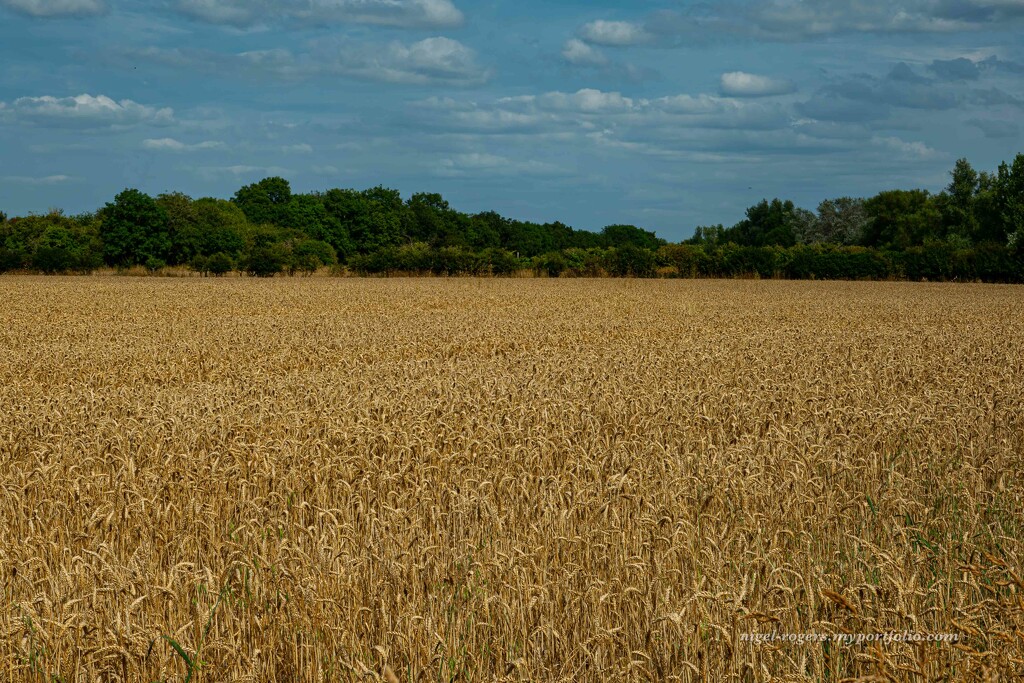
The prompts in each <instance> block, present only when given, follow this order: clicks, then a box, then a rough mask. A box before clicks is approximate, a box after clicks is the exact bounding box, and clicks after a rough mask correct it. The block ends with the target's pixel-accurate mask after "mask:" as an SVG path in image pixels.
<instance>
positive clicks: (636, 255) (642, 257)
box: [608, 244, 657, 277]
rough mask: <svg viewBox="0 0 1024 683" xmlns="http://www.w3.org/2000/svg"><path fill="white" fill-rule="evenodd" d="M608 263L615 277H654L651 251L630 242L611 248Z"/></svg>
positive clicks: (654, 267) (653, 261)
mask: <svg viewBox="0 0 1024 683" xmlns="http://www.w3.org/2000/svg"><path fill="white" fill-rule="evenodd" d="M608 265H609V268H608V270H609V271H610V272H611V274H612V275H614V276H615V277H654V276H655V274H656V273H655V270H656V268H657V263H656V261H655V258H654V253H653V252H652V251H650V250H649V249H643V248H640V247H634V246H633V245H630V244H627V245H625V246H623V247H619V248H618V249H614V250H612V252H611V253H610V254H609V264H608Z"/></svg>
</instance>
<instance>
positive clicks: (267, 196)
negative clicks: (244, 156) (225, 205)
mask: <svg viewBox="0 0 1024 683" xmlns="http://www.w3.org/2000/svg"><path fill="white" fill-rule="evenodd" d="M291 200H292V187H291V184H289V182H288V181H287V180H285V179H284V178H280V177H277V176H274V177H272V178H264V179H263V180H261V181H259V182H258V183H253V184H252V185H246V186H245V187H243V188H240V189H239V190H238V192H236V193H235V196H234V198H233V199H232V200H231V201H233V202H234V203H235V204H237V205H238V207H239V208H240V209H242V211H243V212H244V213H245V216H246V218H248V219H249V222H250V223H256V224H261V223H269V224H272V225H280V226H284V225H286V224H287V219H288V206H289V204H290V203H291Z"/></svg>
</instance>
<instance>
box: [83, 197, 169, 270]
mask: <svg viewBox="0 0 1024 683" xmlns="http://www.w3.org/2000/svg"><path fill="white" fill-rule="evenodd" d="M100 220H101V223H100V236H101V237H102V239H103V256H104V260H105V261H106V263H107V265H110V266H115V267H117V268H124V267H127V266H132V265H136V264H141V263H145V262H146V260H147V259H149V258H158V259H166V257H167V253H168V251H169V250H170V247H171V240H170V235H169V233H168V229H167V213H166V212H165V211H164V209H163V208H162V207H161V206H160V205H159V204H157V203H156V201H155V200H154V199H153V198H152V197H150V196H149V195H148V194H145V193H143V192H140V191H139V190H135V189H126V190H124V191H123V192H121V193H120V194H118V195H117V196H116V197H115V198H114V201H113V202H108V203H107V204H106V206H105V207H104V208H103V209H102V210H101V211H100Z"/></svg>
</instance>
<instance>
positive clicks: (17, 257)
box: [0, 154, 1024, 282]
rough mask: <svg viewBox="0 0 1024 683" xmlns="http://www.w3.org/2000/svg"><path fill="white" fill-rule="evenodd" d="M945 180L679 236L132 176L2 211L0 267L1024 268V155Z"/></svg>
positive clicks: (676, 271)
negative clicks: (67, 197)
mask: <svg viewBox="0 0 1024 683" xmlns="http://www.w3.org/2000/svg"><path fill="white" fill-rule="evenodd" d="M950 177H951V178H950V183H949V185H948V186H947V187H946V189H945V190H943V191H942V192H940V193H938V194H932V193H930V192H928V191H926V190H890V191H885V192H881V193H879V194H878V195H876V196H874V197H869V198H852V197H841V198H837V199H829V200H825V201H823V202H821V204H820V205H819V206H818V209H817V212H812V211H808V210H806V209H802V208H800V207H797V206H796V205H794V203H793V202H792V201H786V200H781V199H773V200H771V201H768V200H764V201H762V202H760V203H758V204H756V205H755V206H752V207H750V208H749V209H747V212H746V217H745V218H744V219H743V220H742V221H740V222H739V223H737V224H736V225H734V226H732V227H730V228H726V227H724V226H722V225H717V226H709V227H704V226H702V227H698V228H697V229H696V230H695V232H694V236H693V237H692V238H691V239H689V240H686V241H685V242H683V243H681V244H668V243H667V242H666V241H665V240H663V239H660V238H658V237H657V236H656V235H655V234H654V233H653V232H650V231H647V230H643V229H641V228H638V227H635V226H632V225H609V226H607V227H605V228H604V229H603V230H602V231H601V232H599V233H595V232H589V231H586V230H575V229H573V228H572V227H569V226H567V225H565V224H563V223H560V222H554V223H545V224H538V223H533V222H528V221H518V220H513V219H510V218H506V217H504V216H501V215H499V214H497V213H495V212H484V213H478V214H473V215H471V214H466V213H462V212H460V211H457V210H455V209H453V208H452V207H451V206H449V204H448V202H447V201H445V199H444V198H443V197H442V196H441V195H439V194H430V193H418V194H414V195H412V196H411V197H410V198H408V199H407V200H403V199H402V197H401V195H400V193H399V192H398V191H396V190H392V189H388V188H384V187H375V188H371V189H368V190H363V191H357V190H343V189H332V190H328V191H327V192H313V193H308V194H297V193H293V192H292V189H291V186H290V184H289V183H288V181H287V180H285V179H284V178H276V177H275V178H266V179H264V180H261V181H260V182H258V183H254V184H252V185H247V186H246V187H243V188H241V189H239V190H238V192H236V193H235V196H234V197H233V198H232V199H231V200H230V201H227V200H222V199H213V198H201V199H192V198H191V197H188V196H186V195H184V194H181V193H171V194H162V195H160V196H158V197H155V198H154V197H150V196H149V195H147V194H145V193H143V192H140V191H138V190H135V189H126V190H125V191H124V192H122V193H120V194H119V195H117V196H116V197H115V198H114V200H113V201H112V202H109V203H107V204H106V205H105V206H104V207H103V208H102V209H100V210H99V211H97V212H96V213H92V214H83V215H80V216H65V215H63V214H62V213H60V212H52V213H50V214H48V215H45V216H37V215H32V216H27V217H15V218H7V217H6V216H5V215H4V214H3V213H0V272H3V271H7V270H30V271H37V272H43V273H68V272H76V273H88V272H91V271H93V270H95V269H96V268H99V267H101V266H103V265H106V266H108V267H112V268H117V269H125V268H130V267H132V266H142V267H144V268H146V269H147V270H149V271H151V272H157V271H160V270H161V269H163V268H164V267H165V266H183V265H184V266H189V267H191V268H192V269H193V270H195V271H196V272H199V273H202V274H204V275H223V274H225V273H227V272H231V271H233V270H238V271H241V272H245V273H248V274H249V275H253V276H258V277H272V276H274V275H277V274H279V273H287V274H290V275H295V274H297V273H305V274H308V273H312V272H315V271H317V270H319V269H320V268H323V267H334V266H339V267H340V266H346V267H347V268H348V270H350V271H353V272H356V273H359V274H393V273H408V274H428V273H432V274H436V275H459V274H471V275H512V274H515V273H518V272H522V271H533V272H535V273H536V274H538V275H543V276H548V277H559V276H563V275H570V276H591V277H593V276H603V275H609V276H614V277H655V276H661V277H739V276H758V277H786V278H828V279H835V278H844V279H883V278H908V279H914V280H917V279H928V280H957V279H959V280H983V281H991V282H1021V281H1024V154H1019V155H1017V157H1016V159H1015V160H1014V161H1013V163H1012V164H1007V163H1003V164H1001V165H1000V166H999V168H998V169H997V171H996V172H995V173H988V172H981V173H979V172H977V171H975V170H974V168H973V167H972V166H971V164H970V163H969V162H968V161H967V160H965V159H961V160H959V161H958V162H957V163H956V166H955V168H954V169H953V171H952V172H951V173H950Z"/></svg>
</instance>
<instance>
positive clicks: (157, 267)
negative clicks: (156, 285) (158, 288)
mask: <svg viewBox="0 0 1024 683" xmlns="http://www.w3.org/2000/svg"><path fill="white" fill-rule="evenodd" d="M144 265H145V266H146V270H147V271H149V273H150V274H152V275H155V274H156V273H159V272H160V271H161V270H163V269H164V268H166V267H167V262H166V261H164V260H163V259H161V258H157V257H156V256H150V257H148V258H146V263H145V264H144Z"/></svg>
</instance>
